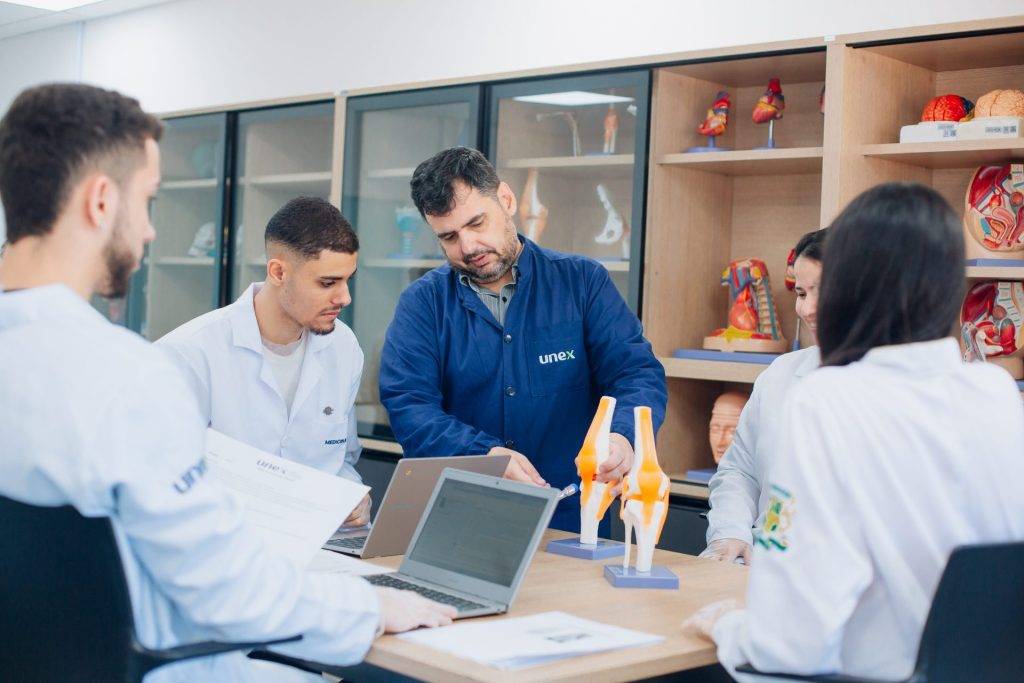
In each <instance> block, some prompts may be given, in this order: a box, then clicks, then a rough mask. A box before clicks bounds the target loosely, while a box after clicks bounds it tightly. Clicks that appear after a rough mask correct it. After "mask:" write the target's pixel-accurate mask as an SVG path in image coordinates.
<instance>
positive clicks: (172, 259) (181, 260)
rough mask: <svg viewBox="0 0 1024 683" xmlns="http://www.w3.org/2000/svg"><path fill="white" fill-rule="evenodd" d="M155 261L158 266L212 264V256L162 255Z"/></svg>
mask: <svg viewBox="0 0 1024 683" xmlns="http://www.w3.org/2000/svg"><path fill="white" fill-rule="evenodd" d="M153 263H154V264H155V265H158V266H186V267H187V266H212V265H213V263H214V261H213V257H212V256H161V257H160V258H157V259H154V260H153Z"/></svg>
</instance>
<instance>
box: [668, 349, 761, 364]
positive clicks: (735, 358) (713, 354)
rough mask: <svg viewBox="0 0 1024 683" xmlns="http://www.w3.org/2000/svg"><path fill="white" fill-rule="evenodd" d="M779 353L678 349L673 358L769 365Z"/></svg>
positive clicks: (673, 353)
mask: <svg viewBox="0 0 1024 683" xmlns="http://www.w3.org/2000/svg"><path fill="white" fill-rule="evenodd" d="M779 355H780V354H778V353H753V352H750V351H712V350H710V349H676V350H675V351H673V352H672V357H673V358H688V359H690V360H714V361H726V362H731V363H756V364H758V365H768V364H770V363H771V362H772V361H773V360H775V359H776V358H778V357H779Z"/></svg>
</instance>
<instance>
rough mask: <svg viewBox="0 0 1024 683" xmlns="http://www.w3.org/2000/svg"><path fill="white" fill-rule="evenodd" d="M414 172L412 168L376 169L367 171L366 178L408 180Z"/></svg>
mask: <svg viewBox="0 0 1024 683" xmlns="http://www.w3.org/2000/svg"><path fill="white" fill-rule="evenodd" d="M415 170H416V169H414V168H413V167H412V166H410V167H408V168H378V169H374V170H372V171H367V172H366V177H367V178H370V179H371V180H389V179H390V180H394V179H399V180H409V179H410V178H412V172H413V171H415Z"/></svg>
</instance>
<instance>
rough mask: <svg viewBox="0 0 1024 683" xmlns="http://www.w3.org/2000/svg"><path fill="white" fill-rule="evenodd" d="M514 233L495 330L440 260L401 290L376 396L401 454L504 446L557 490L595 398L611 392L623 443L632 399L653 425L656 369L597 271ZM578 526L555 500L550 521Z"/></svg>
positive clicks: (658, 390)
mask: <svg viewBox="0 0 1024 683" xmlns="http://www.w3.org/2000/svg"><path fill="white" fill-rule="evenodd" d="M519 239H520V241H521V242H522V243H523V250H522V252H521V254H520V256H519V261H518V264H517V265H518V267H519V279H518V283H517V285H516V291H515V295H514V296H513V297H512V300H511V302H509V308H508V311H507V312H506V317H505V326H504V328H503V327H501V326H500V325H498V322H497V320H495V318H494V316H493V315H491V313H490V311H488V310H487V307H486V306H485V305H484V304H483V302H481V301H480V299H479V297H478V296H477V294H476V293H475V292H473V290H472V289H470V288H469V287H468V286H466V285H463V284H461V283H460V282H459V280H458V272H457V271H455V270H454V269H452V268H451V267H450V266H449V265H444V266H441V267H440V268H437V269H435V270H433V271H431V272H429V273H427V274H426V275H424V276H423V277H422V278H420V279H419V280H417V281H416V282H414V283H412V284H411V285H410V286H409V288H408V289H406V290H405V292H403V294H402V296H401V298H400V299H399V302H398V306H397V308H396V309H395V317H394V319H393V320H392V321H391V325H390V326H389V327H388V331H387V335H386V338H385V341H384V349H383V352H382V355H381V366H380V397H381V401H382V403H383V404H384V406H385V407H386V408H387V411H388V416H389V417H390V420H391V428H392V430H393V431H394V433H395V437H396V438H397V439H398V441H399V442H400V443H401V444H402V449H403V451H404V455H405V457H429V456H444V455H479V454H482V453H487V452H488V451H489V450H490V449H491V448H492V447H494V446H505V447H507V448H511V449H514V450H516V451H519V452H520V453H522V454H524V455H525V456H526V457H528V458H529V459H530V462H532V463H533V464H534V466H535V467H536V468H537V470H538V471H539V472H540V474H541V476H542V477H544V479H545V480H547V482H548V483H549V484H551V485H552V486H555V487H558V488H562V487H564V486H567V485H568V484H570V483H572V482H574V481H576V480H577V476H576V465H575V463H574V462H573V461H574V459H575V457H576V453H577V452H578V451H579V448H580V445H581V444H582V443H583V438H584V436H585V435H586V432H587V428H588V427H589V426H590V421H591V419H592V418H593V416H594V411H595V410H596V409H597V404H598V401H599V400H600V398H601V396H602V395H608V396H614V397H615V398H616V399H617V403H616V409H615V416H614V418H613V420H612V431H613V432H618V433H619V434H622V435H623V436H625V437H626V438H627V439H629V441H631V442H632V440H633V408H634V407H636V406H638V405H646V406H650V407H651V410H652V413H653V417H654V427H655V430H657V429H658V428H659V427H660V426H661V422H662V420H663V419H664V416H665V404H666V401H667V388H666V385H665V371H664V368H663V367H662V365H661V363H660V362H658V359H657V358H655V356H654V353H653V352H652V350H651V345H650V344H649V343H648V342H647V340H646V339H644V336H643V329H642V328H641V326H640V321H639V320H638V319H637V317H636V316H635V315H634V314H633V312H632V311H630V310H629V307H628V306H626V302H625V301H623V299H622V296H621V295H620V294H619V292H618V290H616V289H615V286H614V284H612V281H611V278H610V277H609V275H608V271H607V269H606V268H604V267H603V266H602V265H601V264H599V263H598V262H596V261H594V260H592V259H589V258H585V257H583V256H574V255H568V254H560V253H558V252H554V251H550V250H547V249H542V248H541V247H538V246H537V245H536V244H534V243H533V242H530V241H529V240H527V239H525V238H524V237H522V236H520V238H519ZM579 524H580V520H579V502H578V501H577V500H574V499H571V498H570V499H566V500H565V501H563V502H562V503H561V504H559V507H558V509H557V510H556V511H555V516H554V518H553V519H552V522H551V526H552V527H554V528H557V529H565V530H568V531H577V532H578V531H579ZM602 533H604V534H607V533H608V529H607V522H606V524H605V527H604V528H603V530H602Z"/></svg>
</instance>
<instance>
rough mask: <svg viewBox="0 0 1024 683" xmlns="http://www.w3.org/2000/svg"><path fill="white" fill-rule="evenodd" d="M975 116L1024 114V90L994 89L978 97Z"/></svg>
mask: <svg viewBox="0 0 1024 683" xmlns="http://www.w3.org/2000/svg"><path fill="white" fill-rule="evenodd" d="M974 115H975V116H1024V92H1021V91H1020V90H992V91H990V92H987V93H985V94H984V95H982V96H981V97H979V98H978V104H977V106H976V107H975V108H974Z"/></svg>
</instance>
